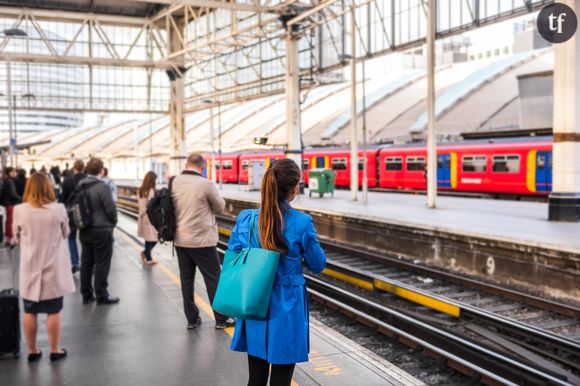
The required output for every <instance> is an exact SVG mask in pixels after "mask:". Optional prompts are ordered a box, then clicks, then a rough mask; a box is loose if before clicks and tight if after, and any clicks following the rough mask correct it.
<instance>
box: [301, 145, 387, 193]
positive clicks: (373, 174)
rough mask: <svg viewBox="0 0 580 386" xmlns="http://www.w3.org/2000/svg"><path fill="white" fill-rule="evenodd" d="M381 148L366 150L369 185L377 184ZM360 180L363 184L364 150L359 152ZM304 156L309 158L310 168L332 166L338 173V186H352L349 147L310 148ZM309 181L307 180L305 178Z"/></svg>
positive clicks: (336, 183) (360, 184)
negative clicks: (378, 159) (378, 158)
mask: <svg viewBox="0 0 580 386" xmlns="http://www.w3.org/2000/svg"><path fill="white" fill-rule="evenodd" d="M378 153H379V148H372V149H368V150H367V151H366V160H367V178H368V186H369V187H370V188H374V187H376V186H377V157H378ZM358 156H359V160H358V171H359V172H358V173H359V176H358V180H359V181H358V182H359V186H362V179H363V159H362V157H363V152H362V151H359V153H358ZM304 158H305V159H306V160H308V164H309V165H310V168H309V169H314V168H330V169H333V170H334V171H335V173H336V178H335V185H336V186H337V187H348V186H350V150H349V149H309V150H307V151H305V152H304ZM305 182H306V183H307V180H306V179H305Z"/></svg>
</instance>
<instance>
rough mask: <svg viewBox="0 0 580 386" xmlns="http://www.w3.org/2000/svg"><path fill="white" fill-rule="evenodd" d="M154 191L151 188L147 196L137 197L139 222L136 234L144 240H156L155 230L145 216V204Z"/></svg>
mask: <svg viewBox="0 0 580 386" xmlns="http://www.w3.org/2000/svg"><path fill="white" fill-rule="evenodd" d="M154 195H155V191H154V190H153V189H151V190H150V191H149V194H148V195H147V197H139V196H138V197H137V201H138V203H139V222H138V223H137V236H139V237H141V238H142V239H143V240H145V241H158V238H157V230H156V229H155V227H154V226H153V225H151V222H149V217H148V216H147V204H148V203H149V200H151V199H152V198H153V196H154Z"/></svg>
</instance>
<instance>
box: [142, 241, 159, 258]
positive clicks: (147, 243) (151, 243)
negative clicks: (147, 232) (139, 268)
mask: <svg viewBox="0 0 580 386" xmlns="http://www.w3.org/2000/svg"><path fill="white" fill-rule="evenodd" d="M155 245H157V243H156V242H155V241H145V251H144V252H145V258H146V259H147V261H151V259H152V258H151V251H152V250H153V247H154V246H155Z"/></svg>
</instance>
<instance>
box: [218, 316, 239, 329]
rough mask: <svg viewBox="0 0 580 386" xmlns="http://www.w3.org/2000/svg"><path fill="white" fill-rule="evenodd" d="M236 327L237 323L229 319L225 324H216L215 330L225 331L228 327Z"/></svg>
mask: <svg viewBox="0 0 580 386" xmlns="http://www.w3.org/2000/svg"><path fill="white" fill-rule="evenodd" d="M235 325H236V321H235V320H234V319H233V318H227V319H226V320H224V321H223V322H216V324H215V329H216V330H223V329H224V328H227V327H234V326H235Z"/></svg>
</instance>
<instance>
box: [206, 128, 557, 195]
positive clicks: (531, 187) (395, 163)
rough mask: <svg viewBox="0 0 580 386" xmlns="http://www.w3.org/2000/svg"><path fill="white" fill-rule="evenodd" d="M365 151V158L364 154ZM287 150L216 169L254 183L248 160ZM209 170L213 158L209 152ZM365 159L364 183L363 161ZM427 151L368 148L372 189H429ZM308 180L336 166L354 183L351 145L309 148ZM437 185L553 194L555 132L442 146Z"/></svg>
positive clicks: (340, 176) (340, 183) (342, 178)
mask: <svg viewBox="0 0 580 386" xmlns="http://www.w3.org/2000/svg"><path fill="white" fill-rule="evenodd" d="M362 156H363V154H362V151H360V152H359V157H360V158H362ZM283 157H284V153H283V152H282V151H267V152H266V151H265V152H254V153H230V154H223V155H222V158H221V160H220V159H216V174H217V175H218V176H219V173H220V172H221V173H222V176H223V177H222V178H223V181H224V182H226V183H241V184H245V183H247V182H248V164H249V162H250V161H252V160H264V161H265V163H266V166H268V165H269V163H270V162H272V160H275V159H279V158H283ZM207 158H208V160H207V170H211V160H210V157H207ZM360 158H359V164H358V170H359V184H362V173H363V172H362V169H363V162H362V159H360ZM426 159H427V151H426V148H425V146H424V145H420V144H408V145H384V146H380V147H373V148H370V149H368V150H367V151H366V160H367V178H368V186H369V188H383V189H401V190H424V189H426V186H427V183H426V171H425V169H426V168H425V165H426ZM302 167H303V170H304V181H305V183H306V184H308V173H307V171H308V170H310V169H313V168H322V167H324V168H331V169H333V170H334V171H335V172H336V186H337V187H348V186H350V150H349V149H347V148H342V149H338V148H313V149H306V150H304V155H303V164H302ZM437 185H438V187H439V189H441V190H448V191H456V192H472V193H489V194H496V195H530V196H547V195H548V194H549V193H550V191H551V190H552V142H551V138H550V137H542V138H524V139H501V140H474V141H464V142H459V143H453V144H446V145H439V146H438V147H437Z"/></svg>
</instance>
